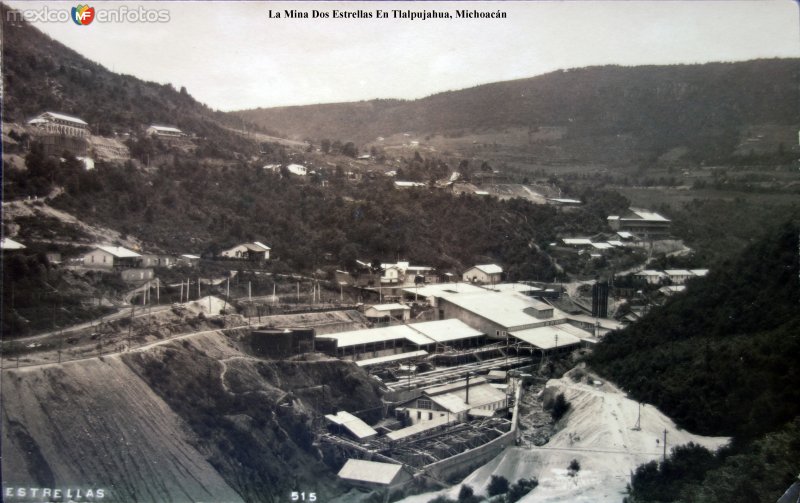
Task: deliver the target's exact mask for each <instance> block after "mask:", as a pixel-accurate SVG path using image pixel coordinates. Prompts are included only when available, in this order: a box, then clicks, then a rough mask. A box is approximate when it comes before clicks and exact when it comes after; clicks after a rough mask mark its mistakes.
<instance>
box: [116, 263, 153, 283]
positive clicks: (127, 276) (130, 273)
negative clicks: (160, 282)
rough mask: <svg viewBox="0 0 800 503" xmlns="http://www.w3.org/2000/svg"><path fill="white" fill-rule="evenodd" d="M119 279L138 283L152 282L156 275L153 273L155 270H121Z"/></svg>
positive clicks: (143, 268)
mask: <svg viewBox="0 0 800 503" xmlns="http://www.w3.org/2000/svg"><path fill="white" fill-rule="evenodd" d="M119 277H120V278H121V279H122V281H125V282H128V283H136V282H139V281H148V280H151V279H153V278H154V277H155V274H154V273H153V269H150V268H147V267H134V268H130V269H122V270H120V272H119Z"/></svg>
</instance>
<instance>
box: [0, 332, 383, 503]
mask: <svg viewBox="0 0 800 503" xmlns="http://www.w3.org/2000/svg"><path fill="white" fill-rule="evenodd" d="M2 378H3V379H2V394H3V401H2V427H3V430H2V452H3V461H4V462H3V464H2V468H3V472H2V475H3V482H4V489H5V488H8V487H29V488H45V487H48V488H63V489H67V488H73V489H78V488H81V489H83V490H84V491H85V490H86V489H89V488H93V489H98V488H102V489H104V491H105V494H106V495H107V496H106V497H107V498H108V497H109V496H110V497H111V498H113V499H114V500H117V501H242V500H244V501H273V500H275V501H277V500H278V499H280V498H282V497H283V496H285V495H289V494H290V493H291V491H293V490H296V489H297V488H298V487H301V488H303V489H305V490H306V491H316V492H317V494H318V497H320V498H323V500H324V499H327V497H332V496H335V495H337V494H339V493H341V492H343V490H342V488H340V487H339V486H338V484H337V482H336V480H335V472H333V471H332V470H330V469H329V468H328V467H327V466H326V465H325V464H324V463H323V462H322V460H321V456H320V455H319V453H318V451H317V450H316V448H315V447H314V446H313V444H312V442H313V429H312V428H313V427H314V426H315V425H319V424H321V421H320V418H321V416H322V415H324V414H326V413H330V412H333V411H336V410H342V409H344V410H363V409H367V408H370V407H375V408H376V410H377V411H378V412H377V413H378V414H379V411H380V398H379V394H378V389H377V387H376V385H375V384H374V382H373V381H372V380H370V379H369V377H368V376H367V375H366V374H365V373H364V372H363V371H362V370H360V369H359V368H358V367H356V366H355V365H354V364H351V363H345V362H340V361H338V360H332V359H327V358H308V359H306V360H305V361H303V360H301V359H298V360H297V361H267V360H262V359H259V358H255V357H252V356H249V355H246V354H244V353H241V352H239V350H238V349H236V344H232V343H231V341H230V340H228V339H227V338H226V337H225V336H223V335H220V334H216V333H210V334H204V335H200V336H197V337H192V338H187V339H183V340H181V341H175V342H172V343H166V344H163V345H160V346H154V347H151V348H149V349H147V350H145V351H140V352H131V353H126V354H124V355H115V356H110V357H104V358H102V359H99V358H98V359H90V360H84V361H80V362H74V363H65V364H63V365H56V364H53V365H44V366H38V367H29V368H22V369H18V370H17V369H15V370H6V371H3V375H2Z"/></svg>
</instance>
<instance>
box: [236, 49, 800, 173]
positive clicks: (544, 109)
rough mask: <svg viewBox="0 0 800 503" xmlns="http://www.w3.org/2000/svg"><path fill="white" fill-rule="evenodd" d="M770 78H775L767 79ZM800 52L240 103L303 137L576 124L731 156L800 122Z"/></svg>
mask: <svg viewBox="0 0 800 503" xmlns="http://www.w3.org/2000/svg"><path fill="white" fill-rule="evenodd" d="M765 82H768V83H769V85H765ZM798 84H800V60H797V59H786V60H778V59H775V60H755V61H748V62H742V63H710V64H704V65H671V66H641V67H615V66H605V67H591V68H584V69H576V70H569V71H558V72H553V73H549V74H546V75H541V76H538V77H534V78H529V79H521V80H514V81H508V82H500V83H494V84H487V85H482V86H478V87H474V88H471V89H465V90H460V91H450V92H445V93H440V94H436V95H433V96H430V97H427V98H423V99H419V100H414V101H392V100H375V101H368V102H359V103H341V104H332V105H311V106H300V107H281V108H271V109H255V110H244V111H240V112H235V114H236V115H237V116H239V117H243V118H245V119H247V120H249V121H252V122H254V123H256V124H260V125H262V126H264V127H270V128H276V129H280V130H281V131H284V132H286V133H287V134H293V135H297V136H298V137H306V136H310V137H316V138H326V137H327V138H349V139H356V140H360V141H370V140H373V139H374V138H375V137H377V136H379V135H382V136H389V135H391V134H393V133H400V132H404V131H414V132H416V133H418V134H426V133H427V134H431V133H446V132H456V131H469V130H478V129H480V130H483V129H487V128H495V129H498V128H505V127H513V126H520V127H530V128H537V127H541V126H567V127H568V135H569V137H570V138H573V139H587V138H598V137H603V136H609V135H625V134H631V135H633V138H635V141H636V142H637V144H638V145H639V148H640V149H643V150H644V151H646V152H649V153H651V154H652V155H656V156H657V155H660V154H661V153H663V152H666V151H667V150H669V149H670V148H672V147H676V146H680V145H682V146H686V147H688V148H689V151H690V157H691V156H693V157H696V158H699V159H706V158H713V157H720V156H726V155H729V154H730V153H731V152H732V150H733V148H734V147H735V144H736V142H737V139H738V134H739V130H740V129H741V128H743V127H745V126H747V125H751V124H782V125H797V124H800V112H798V110H800V96H799V95H798V93H797V86H798Z"/></svg>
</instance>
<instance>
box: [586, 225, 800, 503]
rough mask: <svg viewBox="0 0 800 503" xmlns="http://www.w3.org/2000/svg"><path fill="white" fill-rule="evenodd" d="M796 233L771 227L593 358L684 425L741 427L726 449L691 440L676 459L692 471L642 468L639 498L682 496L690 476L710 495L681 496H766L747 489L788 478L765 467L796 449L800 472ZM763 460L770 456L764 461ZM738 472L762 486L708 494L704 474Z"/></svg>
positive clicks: (710, 430)
mask: <svg viewBox="0 0 800 503" xmlns="http://www.w3.org/2000/svg"><path fill="white" fill-rule="evenodd" d="M799 235H800V229H798V226H797V224H790V223H787V224H784V225H782V226H779V227H778V228H776V229H772V230H771V231H770V232H768V233H767V234H766V236H765V237H764V238H763V239H762V240H760V241H758V242H757V243H755V244H753V245H751V246H749V247H748V248H747V249H746V250H745V251H744V252H743V253H742V255H741V256H739V257H737V258H735V259H731V260H728V261H726V262H725V263H724V264H721V265H720V266H719V267H718V268H717V269H715V270H713V271H712V272H711V273H710V274H709V275H708V276H707V277H706V278H703V279H697V280H694V281H693V282H692V283H691V286H690V289H689V291H688V292H687V293H686V294H684V295H680V296H676V297H675V298H673V299H672V300H671V301H670V302H668V303H667V304H666V305H664V306H663V307H661V308H657V309H654V310H653V311H651V312H650V313H649V314H648V316H646V317H644V318H643V319H642V320H641V321H640V322H638V323H636V324H635V325H632V326H630V327H628V328H626V329H625V330H623V331H620V332H614V333H611V334H609V335H608V336H607V337H606V339H605V340H604V341H603V342H602V343H601V344H599V345H598V347H597V349H596V351H595V352H594V354H593V355H592V356H591V358H590V359H591V363H592V364H593V365H594V366H595V367H596V368H597V369H598V370H599V371H601V372H602V373H604V374H605V375H607V376H609V378H611V379H613V380H615V381H616V382H618V383H619V384H620V385H622V386H623V387H624V388H625V389H627V390H628V391H629V392H630V393H631V395H632V396H634V397H635V398H636V399H638V400H641V401H643V402H647V403H651V404H654V405H656V406H658V407H659V408H660V409H661V410H663V411H664V412H665V413H666V414H668V415H669V416H670V417H672V418H673V419H674V420H675V421H676V422H677V423H678V424H679V425H680V426H681V427H684V428H687V429H688V430H691V431H693V432H696V433H702V434H707V435H733V436H734V444H733V446H732V447H731V449H730V450H728V451H723V452H722V453H721V454H720V455H718V456H717V457H716V458H715V457H713V456H711V455H706V454H703V453H702V452H700V453H698V449H695V448H693V449H688V450H687V451H686V452H679V456H678V457H677V458H676V461H675V462H674V463H677V464H678V465H680V463H683V462H687V463H689V464H691V466H692V467H693V468H692V470H688V469H687V470H684V469H682V468H680V466H677V467H676V466H672V465H665V466H661V467H656V466H649V467H645V468H642V469H640V471H639V474H638V475H637V479H636V481H635V483H634V487H633V488H634V496H637V495H638V496H637V497H638V498H639V499H636V500H635V501H678V500H680V497H679V494H678V492H679V489H680V488H681V487H683V486H686V487H689V489H687V491H689V492H692V493H697V494H699V493H700V492H703V491H705V492H703V494H706V495H707V496H708V499H702V498H699V499H698V498H695V497H691V498H689V497H687V499H686V501H759V499H748V498H747V497H745V495H748V494H758V495H759V498H767V494H772V493H767V492H763V491H766V490H767V489H769V490H770V491H772V492H773V493H774V491H778V490H780V489H781V488H782V489H785V488H786V486H788V482H790V481H791V477H790V476H789V475H787V474H786V473H784V471H781V472H775V473H771V474H770V476H766V475H765V474H766V473H768V472H770V470H772V468H770V464H774V463H776V461H775V459H777V458H776V457H787V459H793V460H794V461H793V462H792V463H793V464H790V466H789V469H788V470H785V471H790V472H792V473H793V475H792V476H796V471H797V470H798V465H797V464H796V460H797V459H798V458H797V456H796V455H795V456H792V454H791V451H796V450H797V448H798V437H797V426H796V424H795V425H794V426H785V425H786V424H787V423H789V422H791V421H793V420H795V418H797V417H798V416H800V371H798V369H797V365H796V361H795V360H796V356H797V354H800V310H799V309H798V301H800V282H799V281H798V278H800V268H799V267H798V236H799ZM765 435H767V436H766V437H765ZM784 441H785V443H784ZM769 449H771V450H772V451H774V452H772V454H767V450H769ZM762 458H764V459H766V461H764V463H766V464H762V465H759V464H758V463H759V462H761V461H759V460H761V459H762ZM686 459H691V461H686ZM751 463H752V465H751ZM747 465H751V468H747V469H746V470H745V466H747ZM759 470H761V472H763V473H761V472H759ZM689 471H691V472H692V474H691V475H689V474H688V472H689ZM706 471H708V473H707V474H705V476H704V475H703V474H704V473H705V472H706ZM751 472H752V473H751ZM759 473H761V475H759ZM733 474H739V475H737V476H742V475H748V476H750V475H752V476H753V477H756V476H758V477H759V480H754V479H753V478H748V479H746V480H745V481H743V482H741V484H751V485H753V487H757V488H759V487H760V489H750V490H749V492H748V491H744V490H743V492H741V493H740V494H739V496H737V497H736V498H735V499H725V498H724V497H722V496H720V495H721V494H723V493H722V492H720V493H719V494H717V495H714V496H713V498H712V497H711V496H709V494H710V493H709V492H708V491H709V490H708V489H707V487H708V484H711V483H712V482H714V483H715V484H718V485H725V484H728V483H729V482H730V479H732V478H735V477H733ZM787 477H789V478H787ZM676 481H678V482H676ZM673 484H674V485H673ZM759 484H761V486H759ZM767 486H769V487H768V488H767ZM703 487H706V489H703ZM753 491H755V492H753ZM665 494H666V495H668V496H663V495H665ZM724 494H728V493H724ZM778 495H779V494H778ZM664 497H666V498H667V499H660V498H664ZM770 497H771V496H770ZM776 497H777V496H776ZM761 500H763V501H774V499H772V500H769V499H761ZM681 501H682V500H681Z"/></svg>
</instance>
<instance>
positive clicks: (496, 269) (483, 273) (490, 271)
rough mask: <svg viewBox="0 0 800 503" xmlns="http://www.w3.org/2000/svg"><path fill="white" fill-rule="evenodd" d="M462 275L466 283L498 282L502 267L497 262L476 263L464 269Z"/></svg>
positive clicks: (501, 274) (500, 277)
mask: <svg viewBox="0 0 800 503" xmlns="http://www.w3.org/2000/svg"><path fill="white" fill-rule="evenodd" d="M462 277H463V279H464V281H466V282H468V283H485V284H486V283H488V284H492V283H500V282H501V281H502V278H503V268H502V267H500V266H499V265H497V264H484V265H476V266H473V267H470V268H469V269H467V270H466V271H464V274H463V275H462Z"/></svg>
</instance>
